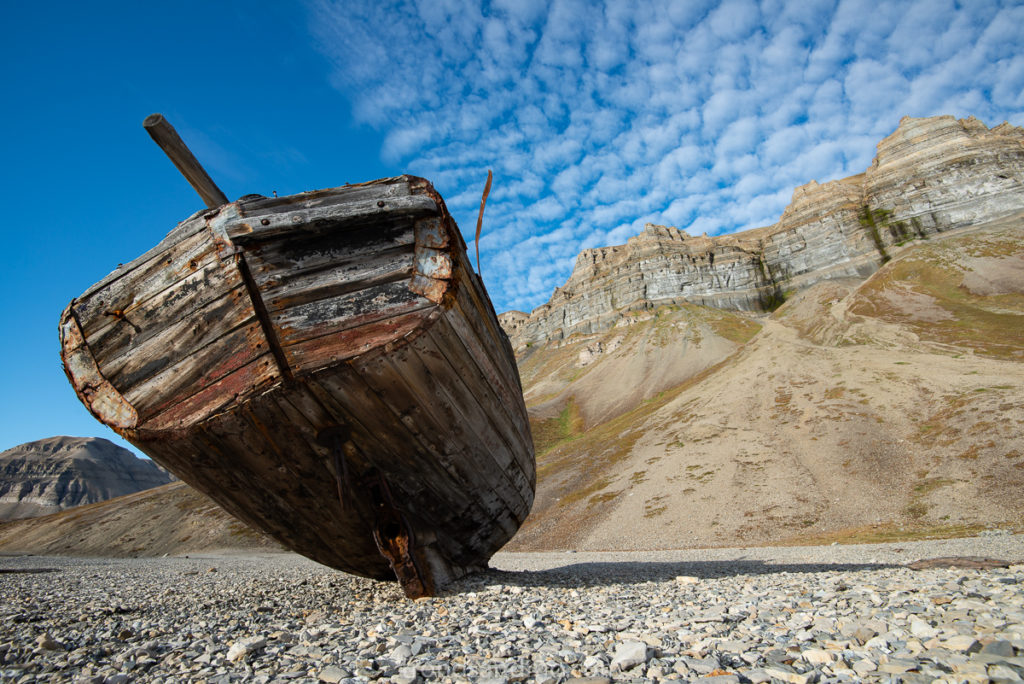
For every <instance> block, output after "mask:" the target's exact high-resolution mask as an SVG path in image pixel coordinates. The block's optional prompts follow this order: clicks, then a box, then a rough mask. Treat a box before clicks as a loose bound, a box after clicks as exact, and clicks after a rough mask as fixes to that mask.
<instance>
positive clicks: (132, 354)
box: [92, 287, 254, 392]
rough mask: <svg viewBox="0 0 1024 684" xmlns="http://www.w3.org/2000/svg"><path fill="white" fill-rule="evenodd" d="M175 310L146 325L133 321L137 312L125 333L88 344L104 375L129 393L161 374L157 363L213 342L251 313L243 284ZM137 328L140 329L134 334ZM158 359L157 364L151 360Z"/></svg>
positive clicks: (166, 364) (173, 361)
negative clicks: (100, 361)
mask: <svg viewBox="0 0 1024 684" xmlns="http://www.w3.org/2000/svg"><path fill="white" fill-rule="evenodd" d="M178 308H179V307H174V306H172V307H169V309H170V311H169V314H168V317H167V319H166V320H165V321H162V325H155V324H150V325H148V326H147V327H145V328H142V327H140V326H136V324H135V322H134V321H135V320H138V319H139V318H140V317H139V316H135V317H132V318H130V319H127V320H126V321H124V322H123V323H122V327H123V328H124V333H123V334H121V335H119V336H118V338H113V339H111V338H112V337H113V334H112V333H111V334H108V335H106V336H104V338H103V339H102V340H101V343H100V344H97V345H95V346H93V347H92V348H93V350H94V353H95V354H96V355H97V356H98V357H99V358H102V359H103V364H102V365H101V366H100V369H101V370H102V372H103V374H104V376H106V377H107V378H108V379H109V380H110V382H112V383H113V384H114V385H115V386H116V387H118V388H120V389H121V391H122V392H130V391H131V389H132V388H133V387H135V386H136V385H138V384H139V383H141V382H144V381H145V380H147V379H148V378H149V377H151V376H152V375H153V374H154V373H157V372H159V371H160V370H161V367H170V366H174V365H176V364H178V363H180V362H182V361H184V360H186V359H187V358H188V357H189V356H191V355H192V354H194V353H196V350H199V349H203V348H206V347H209V346H210V345H212V344H215V343H216V342H217V340H219V339H220V338H221V337H223V336H224V335H227V334H228V333H230V332H231V331H232V330H234V329H236V328H238V327H240V326H242V325H244V324H245V323H247V322H249V321H250V320H252V319H253V315H254V314H253V309H252V305H251V304H250V302H249V297H248V295H247V294H246V292H245V289H244V288H242V287H238V288H235V289H234V290H231V291H229V292H227V293H226V294H224V295H223V296H222V297H220V298H219V299H216V300H213V301H210V302H208V303H206V304H204V305H203V306H201V307H200V308H198V309H196V310H184V311H180V312H178V311H174V310H175V309H178ZM172 312H173V313H172ZM168 321H173V322H171V323H168ZM136 327H139V330H140V332H139V334H138V335H137V336H134V337H133V336H132V334H133V333H134V331H135V329H136ZM147 333H148V334H147ZM111 342H115V343H118V344H110V343H111ZM104 343H106V344H104ZM157 359H159V360H160V361H159V363H154V361H155V360H157Z"/></svg>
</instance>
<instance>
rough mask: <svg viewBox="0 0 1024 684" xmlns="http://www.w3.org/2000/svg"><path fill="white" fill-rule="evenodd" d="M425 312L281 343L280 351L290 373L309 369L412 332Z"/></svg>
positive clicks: (415, 311) (398, 338)
mask: <svg viewBox="0 0 1024 684" xmlns="http://www.w3.org/2000/svg"><path fill="white" fill-rule="evenodd" d="M428 314H429V309H425V308H422V309H418V310H414V311H410V312H409V313H406V314H402V315H400V316H395V317H394V318H387V319H384V320H382V321H373V322H370V323H366V324H365V325H362V326H359V327H357V328H348V329H346V330H338V331H337V332H332V333H328V334H326V335H321V336H320V337H314V338H310V339H306V340H303V341H301V342H297V343H295V344H292V345H289V346H287V347H284V348H283V349H284V355H285V358H286V359H287V361H288V365H289V366H290V367H291V369H292V372H293V373H295V374H296V375H300V374H304V373H311V372H313V371H316V370H319V369H320V368H323V367H325V366H328V365H330V364H333V363H339V362H343V361H345V360H347V359H351V358H353V357H355V356H358V355H360V354H364V353H366V352H368V351H369V350H371V349H373V348H374V347H380V346H383V345H386V344H388V343H390V342H393V341H395V340H400V339H402V338H403V337H405V336H407V335H410V334H412V333H414V332H415V331H416V329H417V328H419V327H420V326H421V325H422V322H423V320H424V319H425V318H426V316H427V315H428Z"/></svg>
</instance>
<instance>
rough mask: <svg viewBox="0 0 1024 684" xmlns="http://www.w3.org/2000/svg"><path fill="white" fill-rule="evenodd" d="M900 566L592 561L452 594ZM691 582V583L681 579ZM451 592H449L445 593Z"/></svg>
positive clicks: (473, 581)
mask: <svg viewBox="0 0 1024 684" xmlns="http://www.w3.org/2000/svg"><path fill="white" fill-rule="evenodd" d="M905 567H906V565H904V564H902V563H813V562H804V563H773V562H768V561H764V560H756V559H750V560H747V559H736V560H721V561H719V560H712V561H682V562H675V561H607V562H600V561H593V562H581V563H572V564H570V565H563V566H559V567H556V568H550V569H544V570H499V569H494V568H491V569H488V570H486V571H484V572H481V573H478V574H475V575H471V576H469V577H467V578H465V579H464V580H462V581H460V582H456V583H455V584H454V585H453V586H452V587H451V589H452V591H451V593H461V592H463V591H474V590H475V589H477V588H479V587H480V586H493V585H496V584H500V585H506V586H518V587H575V588H588V587H601V586H610V585H628V584H643V583H645V582H667V581H670V580H676V578H695V579H696V580H697V581H700V580H707V579H719V578H728V577H740V576H760V575H780V574H809V573H830V572H834V573H851V572H863V571H872V570H883V569H891V568H905ZM681 581H684V582H686V581H689V582H692V581H693V580H681ZM446 593H447V592H446Z"/></svg>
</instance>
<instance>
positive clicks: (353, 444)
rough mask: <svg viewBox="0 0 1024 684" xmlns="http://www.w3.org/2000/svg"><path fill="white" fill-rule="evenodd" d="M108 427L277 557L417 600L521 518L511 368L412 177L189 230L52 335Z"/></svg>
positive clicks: (443, 222) (521, 416) (114, 277)
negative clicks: (400, 590) (392, 587)
mask: <svg viewBox="0 0 1024 684" xmlns="http://www.w3.org/2000/svg"><path fill="white" fill-rule="evenodd" d="M61 338H62V357H63V359H64V363H65V370H66V371H67V374H68V377H69V379H70V380H71V383H72V385H73V386H74V387H75V389H76V391H77V392H78V395H79V397H80V398H81V399H82V401H83V403H85V405H86V406H87V407H89V409H90V410H91V411H92V412H93V414H94V415H96V417H97V418H99V419H100V420H101V421H103V422H105V423H106V424H108V425H110V426H111V427H112V428H114V429H115V430H117V431H118V432H119V433H120V434H121V435H123V436H124V437H125V438H126V439H127V440H128V441H130V442H131V443H132V444H134V445H135V446H137V447H138V448H139V449H141V450H142V451H143V452H145V453H146V454H148V455H149V456H150V457H152V458H153V459H154V460H155V461H157V462H158V463H161V464H162V465H164V466H165V467H167V468H168V469H169V470H170V471H172V472H174V473H175V474H176V475H178V476H179V477H180V478H181V479H182V480H184V481H186V482H187V483H189V484H190V485H192V486H194V487H196V488H197V489H199V490H201V491H203V492H204V493H206V494H207V495H209V496H210V497H211V498H213V499H214V500H215V501H217V502H218V503H219V504H220V505H221V506H223V507H224V508H225V509H226V510H228V511H229V512H231V513H232V514H233V515H235V516H236V517H238V518H240V519H241V520H243V521H245V522H247V523H249V524H250V525H252V526H254V527H257V528H259V529H262V530H264V531H266V532H267V533H268V534H270V535H271V536H273V537H274V538H275V539H277V540H279V541H280V542H281V543H282V544H284V545H285V546H287V547H288V548H291V549H293V550H295V551H297V552H299V553H301V554H303V555H306V556H308V557H310V558H312V559H314V560H317V561H319V562H321V563H324V564H326V565H329V566H331V567H335V568H338V569H340V570H344V571H346V572H350V573H354V574H358V575H363V576H368V577H374V578H378V579H385V578H388V577H392V578H394V577H397V579H398V580H399V581H401V582H402V584H403V587H404V588H405V591H406V593H407V594H408V595H410V596H422V595H429V594H432V593H434V592H436V591H437V590H438V589H439V588H440V587H442V586H443V585H444V584H446V583H447V582H449V581H451V580H452V579H454V578H456V577H458V576H460V575H462V574H464V573H466V572H469V571H472V570H474V569H477V568H480V567H485V566H486V563H487V560H488V559H489V558H490V556H491V555H492V554H493V553H494V552H495V551H497V550H498V549H499V548H500V547H501V546H502V545H503V544H504V543H505V542H507V541H508V540H509V539H510V538H511V537H512V535H514V534H515V532H516V530H517V529H518V528H519V526H520V525H521V524H522V522H523V520H524V519H525V517H526V515H527V514H528V513H529V510H530V506H531V505H532V502H533V495H534V489H535V461H534V455H533V447H532V440H531V437H530V432H529V424H528V421H527V417H526V410H525V406H524V404H523V398H522V389H521V386H520V384H519V377H518V372H517V370H516V367H515V363H514V358H513V356H512V350H511V348H510V346H509V344H508V340H507V338H506V337H505V335H504V333H503V331H502V330H501V328H500V326H499V324H498V322H497V318H496V316H495V314H494V311H493V307H492V306H491V303H490V301H489V299H488V297H487V294H486V291H485V290H484V288H483V285H482V283H481V282H480V280H479V278H478V277H477V275H476V274H475V273H473V271H472V268H471V267H470V265H469V263H468V259H467V257H466V251H465V244H464V242H463V241H462V238H461V235H460V234H459V231H458V228H457V227H456V226H455V223H454V221H453V220H452V219H451V217H450V215H449V214H448V212H447V209H446V208H445V206H444V202H443V200H441V198H440V196H438V195H437V193H436V192H434V190H433V188H432V187H431V186H430V184H429V183H427V182H426V181H424V180H423V179H418V178H415V177H409V176H403V177H399V178H394V179H383V180H381V181H374V182H372V183H367V184H362V185H358V186H346V187H343V188H336V189H332V190H327V191H319V192H316V193H304V194H303V195H297V196H292V197H287V198H272V199H269V198H257V199H251V200H245V199H244V198H243V200H240V201H239V202H236V203H233V204H229V205H225V206H223V207H220V208H219V209H216V210H211V211H206V212H200V213H199V214H197V215H195V216H193V217H192V218H190V219H189V220H188V221H185V222H183V223H182V224H180V225H179V226H178V228H176V229H175V231H172V233H171V234H170V235H169V236H168V238H167V239H165V240H164V241H163V242H162V243H161V244H160V245H158V246H157V248H155V249H154V250H151V251H150V252H148V253H147V254H146V255H143V257H140V259H137V260H136V261H134V262H132V263H131V264H128V265H126V266H124V267H122V268H120V269H118V271H115V272H114V273H113V274H111V275H110V276H108V277H107V278H106V279H104V280H103V281H101V282H100V283H98V284H97V285H96V286H94V287H93V288H90V290H89V291H87V292H86V293H85V294H83V295H82V297H80V298H78V299H76V300H75V301H73V302H72V303H71V305H70V306H69V307H68V309H67V310H66V311H65V312H64V315H63V317H62V320H61Z"/></svg>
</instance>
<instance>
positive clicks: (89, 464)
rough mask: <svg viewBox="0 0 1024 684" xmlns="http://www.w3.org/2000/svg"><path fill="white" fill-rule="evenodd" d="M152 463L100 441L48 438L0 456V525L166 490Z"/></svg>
mask: <svg viewBox="0 0 1024 684" xmlns="http://www.w3.org/2000/svg"><path fill="white" fill-rule="evenodd" d="M172 479H173V478H172V477H171V476H170V475H169V474H168V473H167V472H166V471H164V470H163V469H161V468H160V467H159V466H157V465H156V464H155V463H153V462H152V461H147V460H144V459H141V458H138V457H136V456H135V455H134V454H133V453H132V452H130V451H128V450H127V449H123V448H121V447H119V446H117V445H116V444H114V443H112V442H109V441H107V440H105V439H99V438H95V437H50V438H49V439H42V440H39V441H36V442H27V443H25V444H21V445H19V446H16V447H14V448H12V449H8V450H7V451H4V452H3V453H0V520H13V519H16V518H31V517H34V516H39V515H46V514H48V513H55V512H57V511H61V510H64V509H67V508H71V507H73V506H81V505H82V504H89V503H96V502H98V501H104V500H106V499H110V498H113V497H115V496H121V495H123V494H133V493H135V492H139V491H142V490H144V489H150V488H152V487H159V486H160V485H164V484H167V483H168V482H170V481H171V480H172Z"/></svg>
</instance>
